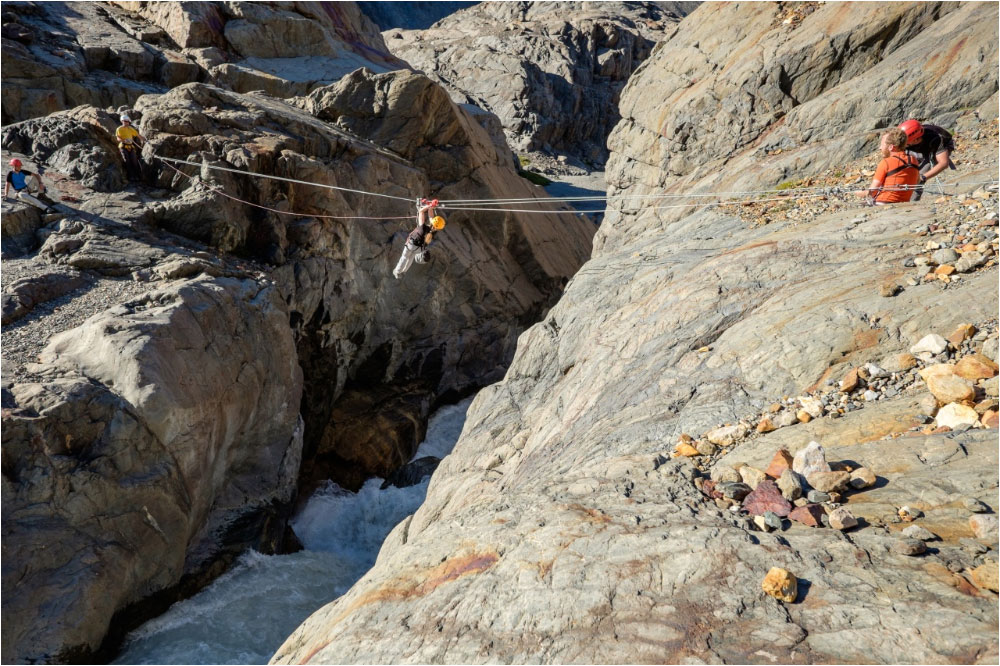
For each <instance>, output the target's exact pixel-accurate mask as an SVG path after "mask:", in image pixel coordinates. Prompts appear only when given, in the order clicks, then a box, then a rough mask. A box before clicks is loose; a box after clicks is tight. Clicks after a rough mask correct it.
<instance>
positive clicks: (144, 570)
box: [3, 279, 302, 662]
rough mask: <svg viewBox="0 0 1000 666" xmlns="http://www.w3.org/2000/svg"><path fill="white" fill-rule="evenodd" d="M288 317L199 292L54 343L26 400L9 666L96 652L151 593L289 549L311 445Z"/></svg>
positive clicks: (15, 424) (183, 292) (7, 545)
mask: <svg viewBox="0 0 1000 666" xmlns="http://www.w3.org/2000/svg"><path fill="white" fill-rule="evenodd" d="M287 317H288V315H287V311H286V310H285V306H284V304H283V302H282V301H281V299H280V298H279V296H278V294H277V291H276V290H275V289H274V288H273V287H271V288H268V287H265V286H263V285H260V284H258V283H256V282H254V281H252V280H243V281H241V280H233V279H220V280H215V279H199V280H193V281H182V282H179V283H177V284H176V285H174V286H172V287H171V288H168V289H166V290H164V291H161V292H155V293H154V294H153V295H152V296H151V297H150V298H148V299H144V300H142V301H137V302H133V303H131V304H129V305H128V306H119V307H116V308H114V309H112V310H110V311H108V312H106V313H105V314H103V315H98V316H96V317H94V318H91V319H90V320H88V322H87V323H86V324H85V325H84V326H82V327H81V328H79V329H76V330H73V331H70V332H67V333H63V334H60V335H57V336H55V337H54V338H53V339H52V341H51V343H50V344H49V346H48V347H47V348H46V350H45V352H44V353H43V354H42V356H41V359H40V360H41V363H42V364H44V367H45V369H46V370H45V372H46V376H47V377H49V378H48V379H45V380H43V381H41V382H39V383H29V384H15V385H14V386H13V387H12V388H11V389H10V390H11V394H12V397H13V399H14V401H15V403H16V406H17V409H15V410H7V409H5V410H4V417H3V453H4V468H5V474H4V494H5V499H4V503H3V523H4V530H5V535H4V549H5V552H4V562H5V569H4V580H3V584H4V588H5V589H14V588H15V586H16V589H18V590H19V594H17V595H7V596H5V599H4V611H3V613H4V614H3V619H4V625H5V627H6V628H5V635H7V636H10V637H12V640H6V639H5V641H4V644H3V650H4V655H3V656H4V661H11V662H13V661H21V660H39V661H41V660H45V661H58V660H61V659H63V658H64V657H63V656H60V655H66V654H70V653H73V652H79V651H87V650H90V651H93V650H96V649H97V648H98V646H99V645H100V644H101V641H102V640H103V638H104V635H105V632H106V631H107V629H108V623H109V621H110V620H111V618H112V616H113V615H114V614H115V613H116V612H118V611H121V610H123V609H125V608H127V607H128V606H129V605H131V604H135V603H136V602H138V601H140V600H141V599H142V598H143V597H144V596H146V595H148V594H150V593H152V592H158V591H169V590H170V589H171V588H172V587H173V586H176V585H177V584H178V583H179V582H180V581H181V578H182V577H191V578H198V577H202V578H205V577H206V576H208V575H210V574H211V571H210V569H211V567H213V566H218V565H219V563H220V562H221V563H223V564H224V563H226V562H231V561H233V560H234V559H235V557H236V556H237V555H238V554H239V553H240V552H242V550H243V549H244V548H246V547H247V546H248V545H253V546H255V547H257V548H259V549H261V550H262V551H264V552H273V551H274V550H275V549H276V548H277V547H279V546H280V542H281V535H282V530H281V529H280V527H278V528H277V530H276V531H275V526H277V525H280V520H275V519H276V518H277V517H278V516H279V515H281V512H282V511H285V512H287V511H288V510H289V509H290V502H291V500H292V498H293V497H294V494H295V489H296V481H297V474H298V467H299V460H300V456H301V449H302V430H301V424H300V421H299V416H298V410H299V399H300V396H301V391H302V373H301V370H300V369H299V366H298V362H297V360H296V355H295V347H294V341H293V338H292V334H291V331H290V330H289V328H288V326H287ZM192 378H197V381H192ZM111 387H113V390H112V388H111ZM282 506H284V507H285V508H284V509H282ZM240 524H242V525H243V526H244V527H242V528H240V529H236V527H237V526H238V525H240ZM269 525H270V527H268V526H269ZM269 530H270V531H269ZM108 534H116V535H118V538H117V539H114V540H108V538H107V535H108ZM248 539H249V540H250V544H248V543H247V540H248ZM42 609H45V610H44V611H43V610H42ZM52 609H59V610H58V611H57V612H56V611H53V610H52ZM53 613H55V614H53ZM69 617H72V618H74V621H73V622H72V623H68V622H62V621H60V622H55V621H53V619H54V618H69ZM8 632H9V633H8ZM13 637H16V638H13Z"/></svg>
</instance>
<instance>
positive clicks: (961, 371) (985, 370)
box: [955, 353, 997, 381]
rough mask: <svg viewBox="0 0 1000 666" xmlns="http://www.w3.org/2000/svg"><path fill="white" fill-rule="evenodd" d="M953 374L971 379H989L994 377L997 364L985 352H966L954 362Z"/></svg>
mask: <svg viewBox="0 0 1000 666" xmlns="http://www.w3.org/2000/svg"><path fill="white" fill-rule="evenodd" d="M955 374H956V375H958V376H959V377H964V378H965V379H969V380H972V381H975V380H977V379H989V378H991V377H996V375H997V364H996V363H994V362H993V361H992V360H990V358H989V357H987V356H986V355H985V354H978V353H977V354H968V355H966V356H963V357H962V358H961V359H960V360H959V361H958V363H956V364H955Z"/></svg>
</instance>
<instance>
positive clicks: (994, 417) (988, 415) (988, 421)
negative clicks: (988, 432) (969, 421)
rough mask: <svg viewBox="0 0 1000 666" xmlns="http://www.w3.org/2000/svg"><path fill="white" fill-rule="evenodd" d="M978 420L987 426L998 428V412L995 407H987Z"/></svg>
mask: <svg viewBox="0 0 1000 666" xmlns="http://www.w3.org/2000/svg"><path fill="white" fill-rule="evenodd" d="M979 422H980V423H982V424H983V425H984V426H986V427H987V428H1000V412H997V410H995V409H988V410H986V412H985V413H984V414H983V416H982V418H981V419H979Z"/></svg>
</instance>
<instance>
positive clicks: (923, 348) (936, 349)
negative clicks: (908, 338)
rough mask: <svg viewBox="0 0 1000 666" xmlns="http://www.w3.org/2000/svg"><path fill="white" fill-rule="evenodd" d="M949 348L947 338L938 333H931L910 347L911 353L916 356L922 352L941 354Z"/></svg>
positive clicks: (931, 354) (932, 354)
mask: <svg viewBox="0 0 1000 666" xmlns="http://www.w3.org/2000/svg"><path fill="white" fill-rule="evenodd" d="M947 348H948V341H947V340H945V339H944V338H942V337H941V336H940V335H938V334H937V333H931V334H929V335H925V336H924V337H922V338H921V339H920V341H919V342H918V343H917V344H915V345H913V346H912V347H910V353H911V354H913V355H914V356H920V355H922V354H929V355H930V356H934V355H936V354H940V353H941V352H943V351H944V350H945V349H947Z"/></svg>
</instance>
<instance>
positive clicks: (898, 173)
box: [858, 129, 920, 206]
mask: <svg viewBox="0 0 1000 666" xmlns="http://www.w3.org/2000/svg"><path fill="white" fill-rule="evenodd" d="M879 150H880V151H881V153H882V161H881V162H879V164H878V168H876V169H875V175H874V177H873V178H872V183H871V185H870V186H869V187H868V189H867V190H866V191H863V192H859V193H858V194H859V195H860V196H867V197H868V200H869V201H870V202H871V203H872V204H873V205H875V206H881V205H884V204H891V203H902V202H905V201H910V199H911V198H912V197H913V194H914V189H913V188H915V187H916V186H917V185H918V184H919V183H920V169H919V163H918V162H917V160H916V158H915V157H913V156H912V155H910V154H909V153H907V152H906V133H905V132H903V130H900V129H894V130H889V131H888V132H886V133H885V134H883V135H882V139H881V141H880V142H879Z"/></svg>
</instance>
